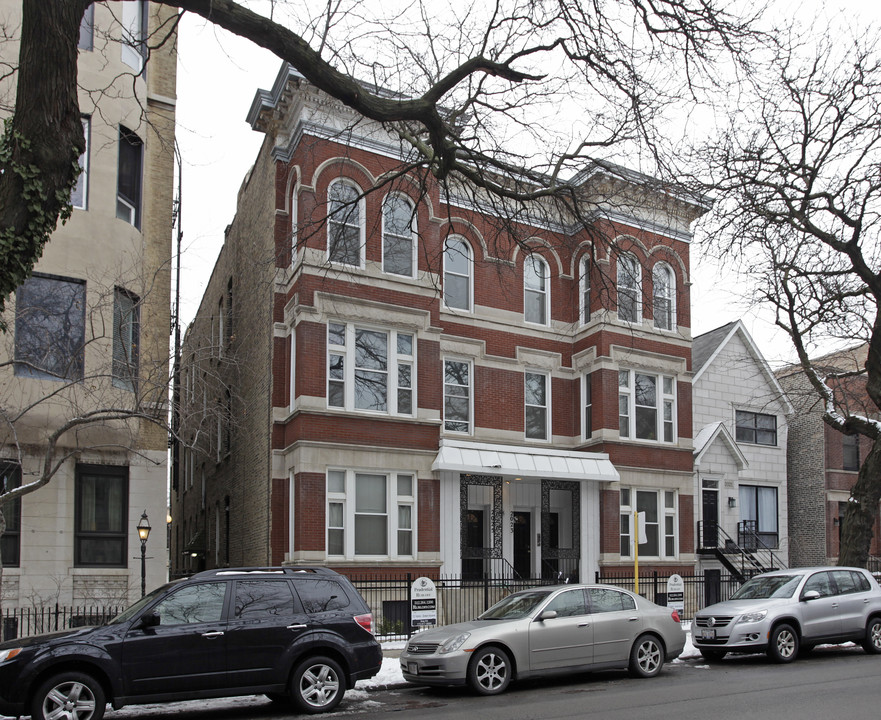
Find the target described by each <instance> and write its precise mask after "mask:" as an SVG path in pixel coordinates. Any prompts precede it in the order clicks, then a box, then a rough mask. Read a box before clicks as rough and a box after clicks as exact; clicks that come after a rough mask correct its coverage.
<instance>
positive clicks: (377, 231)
mask: <svg viewBox="0 0 881 720" xmlns="http://www.w3.org/2000/svg"><path fill="white" fill-rule="evenodd" d="M248 120H249V122H250V123H251V125H252V127H253V128H254V129H255V130H257V131H259V132H263V133H264V134H265V135H266V140H265V142H264V144H263V147H262V149H261V151H260V153H259V156H258V158H257V160H256V163H255V165H254V167H253V169H252V170H251V172H250V173H249V175H248V177H247V178H246V179H245V181H244V183H243V185H242V188H241V191H240V193H239V199H238V207H237V213H236V217H235V219H234V221H233V222H232V224H231V225H230V227H229V228H228V230H227V233H226V238H225V242H224V246H223V249H222V251H221V253H220V256H219V258H218V261H217V265H216V267H215V269H214V272H213V275H212V277H211V280H210V282H209V285H208V287H207V290H206V293H205V296H204V298H203V300H202V304H201V307H200V310H199V312H198V314H197V317H196V319H195V321H194V322H193V324H192V325H191V327H190V329H189V331H188V333H187V336H186V339H185V343H184V351H183V389H184V390H183V403H184V412H183V432H184V436H185V437H186V438H187V440H188V441H189V443H190V445H191V446H192V447H193V449H191V450H187V451H185V452H184V453H183V456H182V464H181V468H180V479H179V482H178V483H177V486H176V487H174V488H173V489H172V516H173V518H174V521H173V531H172V570H173V571H177V572H185V571H187V570H192V569H195V568H196V567H199V566H202V565H205V566H208V567H211V566H223V565H226V564H229V565H239V564H265V563H273V564H274V563H293V564H297V563H321V564H325V565H330V566H333V567H336V568H341V569H344V570H346V571H348V572H350V573H351V572H362V571H369V570H372V569H375V568H376V567H378V566H382V568H383V569H384V570H385V571H388V570H394V571H400V572H405V571H413V572H417V573H426V574H431V575H437V574H439V573H442V574H460V573H462V574H464V575H466V576H481V575H485V574H494V575H499V574H507V575H511V574H516V575H520V576H533V577H534V576H539V575H545V576H546V575H550V574H557V573H563V574H566V575H570V576H579V577H582V578H588V577H592V576H593V574H594V573H595V572H596V571H597V570H599V569H600V568H601V567H613V566H623V567H625V568H632V563H633V551H632V544H631V540H632V538H633V537H634V531H635V528H634V527H633V514H634V513H635V512H637V511H642V512H645V513H646V515H645V518H646V520H645V523H646V528H645V529H646V534H647V543H646V544H645V545H643V546H641V547H640V567H641V568H646V569H651V568H663V569H665V570H669V571H682V570H683V569H684V568H692V567H693V565H694V498H693V493H694V488H693V459H692V437H691V436H692V417H691V332H690V324H691V321H690V312H689V309H690V305H689V285H690V270H689V250H690V247H689V242H690V238H691V233H690V224H691V222H692V221H693V220H694V219H696V218H697V217H698V216H699V215H700V214H702V213H703V212H704V211H705V209H706V208H705V207H704V206H702V205H700V204H698V203H695V202H691V201H688V200H686V199H683V198H680V197H676V196H674V195H671V194H667V193H663V192H661V191H659V190H657V189H655V190H647V189H646V188H647V187H649V186H650V185H655V184H654V183H651V184H650V183H648V182H646V181H647V180H649V178H645V177H643V176H640V175H638V174H635V173H631V172H629V171H626V170H624V169H622V168H617V167H612V166H605V165H596V166H593V167H590V168H585V170H584V171H583V172H582V173H580V174H579V175H578V177H577V178H575V180H574V182H576V183H577V184H578V185H579V186H580V189H581V190H582V191H583V193H584V195H585V197H586V198H587V199H588V201H589V202H590V203H592V205H593V206H594V207H595V208H596V212H595V215H594V220H593V221H592V222H590V223H588V224H586V225H585V224H582V225H579V224H577V223H576V222H575V221H574V220H573V219H572V218H569V217H566V216H564V215H560V214H558V215H556V216H554V217H552V218H550V219H549V218H548V217H547V215H545V216H544V217H543V219H542V221H541V222H538V221H535V220H529V221H526V220H519V221H516V222H514V221H510V220H508V221H507V222H503V219H502V218H500V217H499V216H498V215H497V214H494V213H492V212H490V211H488V210H486V209H485V207H484V206H483V205H482V204H481V203H480V202H479V199H476V198H475V196H474V194H473V193H472V194H471V196H470V197H466V193H465V192H461V193H459V194H457V191H456V190H455V189H454V188H449V187H448V188H445V189H444V190H442V189H441V188H440V187H439V186H438V185H437V184H436V183H433V182H432V181H431V180H430V179H429V180H425V179H424V178H422V179H419V181H417V179H416V178H414V177H413V176H412V174H410V173H408V172H406V171H403V170H402V168H403V167H404V159H403V158H402V156H401V149H400V144H399V142H398V141H397V139H396V138H395V137H393V136H392V135H390V134H389V133H388V132H386V131H384V130H383V129H382V128H379V127H377V126H374V125H371V124H370V123H366V122H364V121H363V118H357V117H355V116H354V115H353V114H352V113H351V111H350V110H349V109H347V108H345V107H343V106H341V105H339V104H338V103H336V102H335V101H329V100H328V98H327V97H326V96H323V95H322V94H321V93H319V92H318V91H317V90H315V89H314V88H312V87H311V86H309V85H308V84H307V83H306V82H305V80H303V78H302V77H301V76H299V75H298V74H297V73H296V72H295V71H293V70H292V69H290V68H289V67H288V66H283V67H282V70H281V73H280V74H279V76H278V79H277V80H276V82H275V85H274V86H273V88H272V90H271V91H260V92H258V93H257V96H256V98H255V100H254V103H253V105H252V107H251V110H250V112H249V115H248ZM515 238H516V239H517V241H515Z"/></svg>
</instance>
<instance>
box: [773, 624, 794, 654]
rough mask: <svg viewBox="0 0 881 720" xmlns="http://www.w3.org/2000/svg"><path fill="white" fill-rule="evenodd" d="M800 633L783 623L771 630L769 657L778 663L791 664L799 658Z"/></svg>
mask: <svg viewBox="0 0 881 720" xmlns="http://www.w3.org/2000/svg"><path fill="white" fill-rule="evenodd" d="M798 645H799V641H798V633H796V632H795V628H793V627H792V625H787V624H786V623H781V624H780V625H777V626H776V627H775V628H774V629H773V630H771V636H770V637H769V638H768V657H769V658H771V659H772V660H773V661H774V662H777V663H790V662H792V661H793V660H795V658H796V657H798Z"/></svg>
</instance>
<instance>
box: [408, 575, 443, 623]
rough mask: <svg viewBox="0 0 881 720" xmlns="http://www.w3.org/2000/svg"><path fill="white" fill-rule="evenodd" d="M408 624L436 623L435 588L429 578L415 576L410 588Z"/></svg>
mask: <svg viewBox="0 0 881 720" xmlns="http://www.w3.org/2000/svg"><path fill="white" fill-rule="evenodd" d="M410 624H411V625H412V626H413V627H420V626H422V625H437V588H436V587H435V585H434V582H433V581H432V580H431V578H427V577H419V578H416V580H415V581H414V582H413V585H412V586H411V588H410Z"/></svg>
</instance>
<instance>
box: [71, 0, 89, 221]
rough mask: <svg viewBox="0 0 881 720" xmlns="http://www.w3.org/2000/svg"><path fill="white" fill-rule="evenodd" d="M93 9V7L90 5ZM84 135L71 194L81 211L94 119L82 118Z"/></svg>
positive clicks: (84, 207) (86, 204) (84, 202)
mask: <svg viewBox="0 0 881 720" xmlns="http://www.w3.org/2000/svg"><path fill="white" fill-rule="evenodd" d="M89 8H92V5H89ZM80 119H81V120H82V122H83V135H84V136H85V138H86V147H85V148H83V154H82V155H80V156H79V159H78V160H77V164H78V165H79V166H80V175H79V177H78V178H77V179H76V187H74V189H73V190H71V192H70V204H71V205H72V206H73V207H75V208H78V209H79V210H87V209H88V207H89V150H90V149H91V148H90V145H91V143H92V118H90V117H85V116H84V117H82V118H80Z"/></svg>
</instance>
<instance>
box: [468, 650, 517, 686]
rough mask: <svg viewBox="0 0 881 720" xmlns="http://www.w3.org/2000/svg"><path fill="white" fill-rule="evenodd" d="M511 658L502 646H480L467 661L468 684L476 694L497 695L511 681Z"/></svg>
mask: <svg viewBox="0 0 881 720" xmlns="http://www.w3.org/2000/svg"><path fill="white" fill-rule="evenodd" d="M512 670H513V667H512V665H511V658H510V657H509V656H508V653H506V652H505V651H504V650H502V648H500V647H495V646H492V645H491V646H489V647H483V648H480V650H478V651H477V652H476V653H474V656H473V657H472V658H471V662H469V663H468V671H467V678H466V679H467V681H468V686H469V687H470V688H471V689H472V690H473V691H474V692H476V693H477V694H478V695H498V694H499V693H502V692H504V691H505V690H506V688H507V687H508V684H509V683H510V682H511V672H512Z"/></svg>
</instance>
